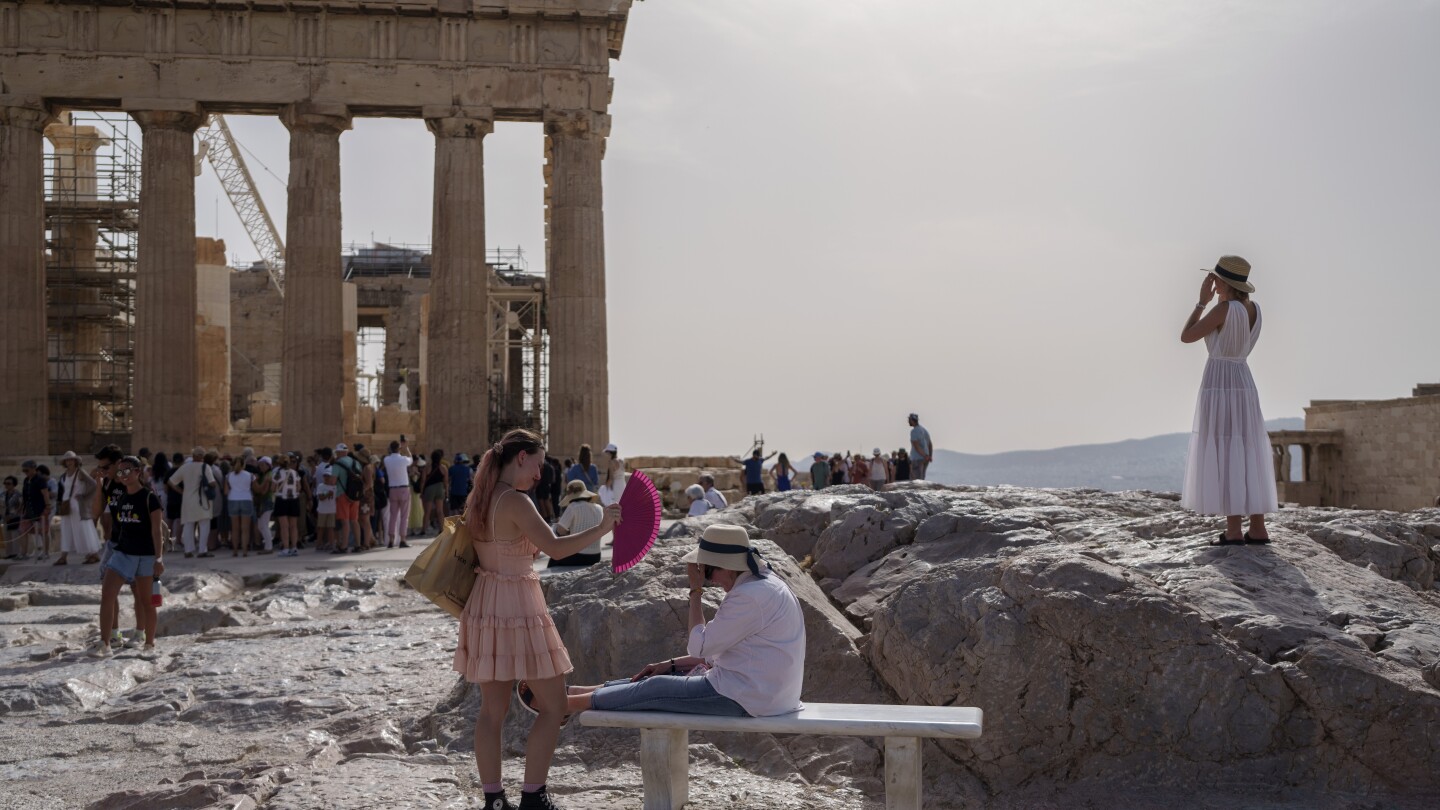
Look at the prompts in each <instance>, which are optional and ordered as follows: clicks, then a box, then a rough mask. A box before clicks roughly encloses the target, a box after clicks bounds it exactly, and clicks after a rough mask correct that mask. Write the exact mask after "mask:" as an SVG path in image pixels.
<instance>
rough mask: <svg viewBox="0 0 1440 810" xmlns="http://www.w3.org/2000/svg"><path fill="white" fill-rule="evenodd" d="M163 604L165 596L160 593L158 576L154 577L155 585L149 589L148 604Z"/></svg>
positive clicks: (158, 605) (153, 605)
mask: <svg viewBox="0 0 1440 810" xmlns="http://www.w3.org/2000/svg"><path fill="white" fill-rule="evenodd" d="M163 604H165V597H164V596H162V595H161V594H160V578H159V577H156V578H155V586H154V588H152V589H151V590H150V606H151V607H157V608H158V607H160V606H161V605H163Z"/></svg>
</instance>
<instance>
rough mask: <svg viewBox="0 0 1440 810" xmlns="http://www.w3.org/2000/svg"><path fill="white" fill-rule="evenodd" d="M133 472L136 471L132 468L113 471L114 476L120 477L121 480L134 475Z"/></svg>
mask: <svg viewBox="0 0 1440 810" xmlns="http://www.w3.org/2000/svg"><path fill="white" fill-rule="evenodd" d="M135 472H137V471H136V469H135V468H134V467H122V468H120V469H118V470H116V471H115V474H116V475H118V476H120V477H122V478H126V477H129V476H130V475H132V474H134V473H135Z"/></svg>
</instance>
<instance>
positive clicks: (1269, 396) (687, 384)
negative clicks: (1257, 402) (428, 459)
mask: <svg viewBox="0 0 1440 810" xmlns="http://www.w3.org/2000/svg"><path fill="white" fill-rule="evenodd" d="M1437 42H1440V2H1434V1H1433V0H1428V1H1427V0H1392V1H1390V2H1368V1H1366V0H1267V2H1263V3H1262V2H1254V0H1250V1H1248V2H1224V1H1221V2H1216V1H1214V0H1212V2H1205V3H1197V2H1161V1H1158V0H1144V1H1143V2H1140V1H1139V0H1136V1H1135V2H1119V1H1118V0H1117V1H1114V2H1083V3H1077V2H1020V1H1018V0H1003V2H976V1H975V0H969V1H968V2H959V3H957V2H954V0H894V1H893V2H886V3H880V2H874V0H870V1H869V2H858V0H786V2H783V3H776V2H761V0H703V2H684V1H683V0H649V1H648V2H643V3H636V4H635V6H634V8H633V10H632V13H631V20H630V25H629V28H628V33H627V36H626V42H625V55H624V59H623V60H622V61H620V62H618V63H614V64H613V73H614V76H615V78H616V89H615V100H614V104H613V106H612V109H611V112H612V113H613V115H614V127H613V132H612V135H611V138H610V142H609V147H608V153H607V158H606V161H605V196H606V200H605V202H606V206H605V208H606V210H605V214H606V225H607V229H606V230H607V262H608V273H609V275H608V286H609V296H610V298H609V318H610V391H611V395H610V410H611V426H612V438H613V439H614V440H615V441H616V442H618V443H619V445H620V447H621V449H622V451H624V453H625V454H627V455H639V454H651V453H682V452H684V453H711V452H734V453H739V452H741V451H743V450H745V449H746V447H748V445H749V441H750V439H751V436H752V435H753V434H756V433H764V434H765V436H766V438H767V440H768V445H769V447H770V448H771V449H779V450H787V451H789V452H790V453H791V454H793V455H801V456H803V455H806V454H808V453H810V452H813V451H814V450H816V449H828V450H839V449H853V450H861V449H864V450H866V451H868V449H869V448H870V447H872V446H875V445H879V446H882V447H885V448H887V449H889V448H893V447H899V446H902V445H903V444H904V443H905V441H906V439H905V436H906V426H905V422H904V417H905V414H906V413H907V412H909V411H911V410H916V411H919V412H920V414H921V416H922V418H923V421H924V423H925V424H926V425H927V426H928V427H929V428H930V430H931V432H932V434H933V435H934V437H935V440H936V443H937V445H938V446H940V447H944V448H949V449H954V450H962V451H968V452H998V451H1003V450H1013V449H1023V448H1041V447H1052V446H1058V445H1064V444H1076V443H1084V442H1097V441H1111V440H1116V439H1121V438H1128V437H1141V436H1147V435H1152V434H1157V433H1168V432H1173V431H1179V430H1187V429H1188V428H1189V426H1190V420H1191V416H1192V411H1193V407H1194V398H1195V392H1196V387H1197V385H1198V382H1199V377H1200V371H1201V368H1202V366H1203V365H1204V361H1205V357H1204V355H1205V352H1204V349H1203V347H1202V346H1197V345H1191V346H1185V345H1182V344H1181V343H1180V342H1179V340H1178V339H1177V335H1178V333H1179V329H1180V326H1181V323H1182V322H1183V320H1184V318H1185V316H1186V315H1187V313H1188V312H1189V311H1190V308H1191V306H1193V304H1194V301H1195V296H1196V292H1197V290H1198V288H1199V285H1200V281H1201V278H1202V276H1201V274H1200V273H1199V272H1198V268H1201V267H1205V266H1209V265H1212V264H1213V263H1214V261H1215V259H1216V258H1217V257H1218V256H1219V255H1221V254H1222V253H1238V254H1240V255H1243V256H1245V257H1247V258H1248V259H1249V260H1250V261H1251V262H1252V264H1253V265H1254V272H1253V275H1252V279H1253V280H1254V282H1255V284H1256V286H1257V287H1258V288H1259V292H1258V294H1257V296H1256V300H1257V301H1258V302H1260V304H1261V307H1262V310H1263V311H1264V314H1265V327H1264V331H1263V335H1262V338H1261V341H1260V344H1259V346H1258V348H1257V349H1256V352H1255V354H1254V356H1253V358H1252V364H1251V365H1252V368H1253V369H1254V372H1255V375H1256V378H1257V380H1258V383H1259V385H1260V391H1261V396H1262V401H1263V405H1264V408H1265V413H1266V415H1267V416H1269V417H1280V416H1298V415H1300V413H1301V409H1302V407H1303V406H1304V405H1305V404H1306V402H1308V401H1309V400H1310V399H1312V398H1315V399H1335V398H1385V397H1396V396H1405V395H1408V393H1409V391H1410V388H1411V387H1412V386H1413V385H1414V384H1415V383H1416V382H1419V381H1422V380H1424V381H1440V363H1437V359H1440V351H1437V347H1440V317H1437V305H1440V273H1437V270H1440V268H1437V254H1440V224H1437V223H1440V152H1437V150H1440V48H1437V47H1436V43H1437ZM231 126H232V128H233V129H234V131H235V133H236V135H237V136H238V137H239V138H240V140H241V141H242V142H243V143H244V144H245V146H246V147H247V148H248V149H250V150H252V151H253V152H254V154H255V155H256V156H257V157H258V158H259V159H260V160H261V161H263V162H264V164H265V165H266V166H268V167H269V168H270V169H271V170H273V171H274V172H275V173H276V174H278V175H280V176H281V177H283V176H284V175H285V172H286V167H287V158H286V149H287V139H286V133H285V130H284V128H283V127H281V125H280V124H279V123H278V122H276V121H274V120H270V119H263V118H244V117H235V118H231ZM541 140H542V137H541V132H540V128H539V126H538V125H534V124H503V123H502V124H500V125H498V126H497V128H496V132H495V133H494V134H493V135H491V136H490V137H489V138H487V140H486V151H487V154H486V171H487V178H486V195H487V203H488V208H489V210H488V217H487V223H486V226H487V229H488V238H489V241H490V243H491V244H492V245H504V246H514V245H520V246H523V247H525V248H526V249H527V250H528V251H530V253H531V255H532V267H534V268H536V269H539V267H540V265H541V261H542V254H543V243H542V210H541V191H542V189H541V165H542V154H541V148H542V145H541ZM341 149H342V154H343V179H342V188H343V203H344V208H345V239H346V241H347V242H349V241H355V242H364V241H368V240H370V239H371V238H372V236H373V237H374V238H375V239H379V240H393V241H399V242H419V243H424V242H429V240H430V206H431V198H430V192H431V185H432V180H433V178H432V170H433V168H432V152H433V139H432V137H431V136H430V135H429V134H428V133H427V132H426V131H425V129H424V126H423V124H422V123H421V122H419V121H395V120H372V119H361V120H357V121H356V124H355V128H354V130H353V131H351V132H349V133H347V134H345V135H344V136H343V137H342V139H341ZM257 172H258V174H259V175H260V179H261V185H262V189H261V190H262V194H263V195H264V196H265V199H266V201H267V203H268V204H269V206H270V209H271V211H272V213H273V214H274V215H275V216H276V218H277V221H278V222H280V223H281V229H282V232H283V228H284V226H283V217H284V208H285V205H284V200H285V198H284V190H283V186H282V185H281V184H280V182H279V181H277V180H276V179H274V178H271V177H270V176H268V175H266V174H265V172H264V171H262V170H258V169H257ZM217 204H218V205H217ZM197 206H198V210H199V218H198V220H199V227H200V233H201V234H202V235H210V234H213V233H214V232H215V229H216V223H217V222H218V229H219V235H220V236H222V237H223V238H225V240H226V241H227V243H228V245H229V246H230V252H231V254H232V256H234V257H236V258H238V259H242V260H247V261H248V260H249V259H251V258H253V257H254V251H253V249H252V248H250V246H249V243H248V242H247V241H246V240H245V238H244V235H243V231H241V230H240V228H239V224H238V222H237V221H236V220H235V218H234V216H233V214H231V213H230V211H229V209H228V206H227V205H226V203H225V202H224V200H223V197H222V196H221V193H220V191H219V187H218V185H217V184H216V183H215V181H214V177H213V175H211V174H210V172H209V171H208V170H207V171H206V173H205V175H204V176H203V177H202V178H201V179H200V181H199V185H198V201H197ZM217 208H218V215H217V213H216V212H217Z"/></svg>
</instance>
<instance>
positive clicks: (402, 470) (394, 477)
mask: <svg viewBox="0 0 1440 810" xmlns="http://www.w3.org/2000/svg"><path fill="white" fill-rule="evenodd" d="M414 463H415V459H414V458H412V457H410V456H402V455H400V454H399V453H391V454H390V455H388V456H386V457H385V480H386V481H389V482H390V488H391V489H395V488H397V487H399V488H404V487H408V486H410V465H411V464H414Z"/></svg>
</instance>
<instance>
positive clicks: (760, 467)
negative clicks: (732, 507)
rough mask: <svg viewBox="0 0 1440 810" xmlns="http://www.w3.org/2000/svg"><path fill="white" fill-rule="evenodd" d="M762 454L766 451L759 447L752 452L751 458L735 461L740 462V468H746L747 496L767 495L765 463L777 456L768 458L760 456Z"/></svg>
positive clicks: (772, 454)
mask: <svg viewBox="0 0 1440 810" xmlns="http://www.w3.org/2000/svg"><path fill="white" fill-rule="evenodd" d="M762 452H764V451H763V450H762V449H761V448H759V447H757V448H755V449H754V450H751V451H750V458H746V459H738V458H737V459H735V460H736V461H738V462H740V466H742V467H744V468H745V494H746V495H764V494H765V462H767V461H769V460H770V459H772V458H774V457H775V454H774V453H771V454H770V455H768V456H762V455H760V454H761V453H762Z"/></svg>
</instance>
